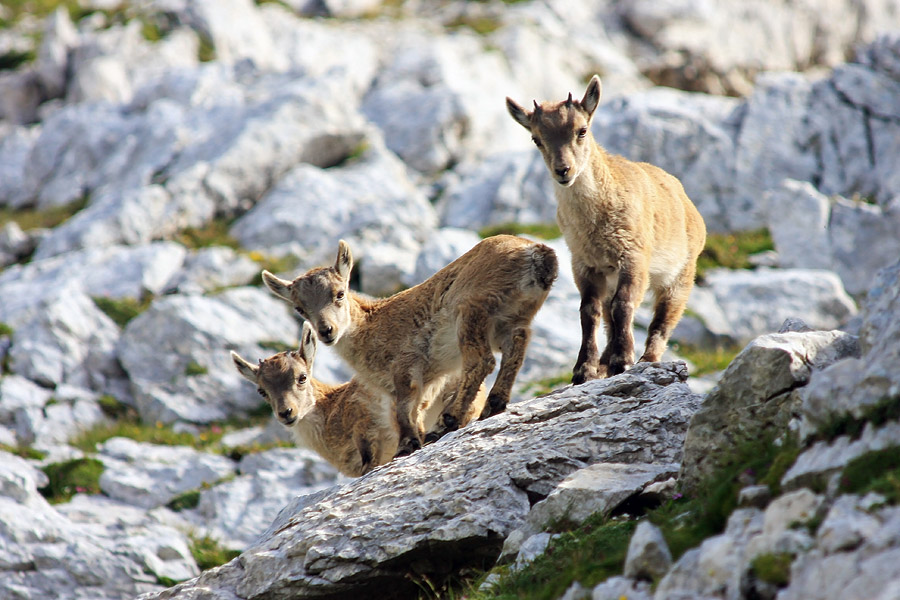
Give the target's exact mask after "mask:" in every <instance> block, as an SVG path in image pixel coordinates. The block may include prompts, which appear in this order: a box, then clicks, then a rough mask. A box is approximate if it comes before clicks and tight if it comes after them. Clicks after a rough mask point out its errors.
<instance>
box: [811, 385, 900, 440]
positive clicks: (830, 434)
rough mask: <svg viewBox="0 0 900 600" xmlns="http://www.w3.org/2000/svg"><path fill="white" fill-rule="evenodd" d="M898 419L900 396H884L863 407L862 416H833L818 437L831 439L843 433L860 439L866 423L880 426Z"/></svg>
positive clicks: (899, 414)
mask: <svg viewBox="0 0 900 600" xmlns="http://www.w3.org/2000/svg"><path fill="white" fill-rule="evenodd" d="M897 420H900V396H894V397H890V398H883V399H881V400H879V401H878V402H876V403H875V404H873V405H871V406H867V407H865V408H863V409H862V416H860V417H854V416H853V415H851V414H849V413H848V414H843V415H840V416H835V417H833V418H832V419H830V420H829V421H828V422H827V423H825V424H824V425H822V427H820V428H819V433H818V435H817V436H816V439H819V440H825V441H831V440H833V439H835V438H837V437H840V436H842V435H848V436H850V437H851V438H853V439H858V438H859V436H860V435H862V432H863V429H865V427H866V423H872V425H874V426H875V427H879V426H881V425H884V424H885V423H887V422H888V421H897Z"/></svg>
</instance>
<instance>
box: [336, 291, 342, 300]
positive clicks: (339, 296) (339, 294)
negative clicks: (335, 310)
mask: <svg viewBox="0 0 900 600" xmlns="http://www.w3.org/2000/svg"><path fill="white" fill-rule="evenodd" d="M335 298H336V299H337V300H343V299H344V292H343V291H340V292H338V293H337V296H335Z"/></svg>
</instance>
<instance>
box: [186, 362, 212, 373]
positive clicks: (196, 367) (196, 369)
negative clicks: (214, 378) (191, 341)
mask: <svg viewBox="0 0 900 600" xmlns="http://www.w3.org/2000/svg"><path fill="white" fill-rule="evenodd" d="M207 373H209V369H207V368H206V367H204V366H203V365H201V364H200V363H198V362H195V361H193V360H192V361H190V362H189V363H188V364H186V365H185V366H184V374H185V376H187V377H196V376H197V375H206V374H207Z"/></svg>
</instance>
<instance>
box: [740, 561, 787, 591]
mask: <svg viewBox="0 0 900 600" xmlns="http://www.w3.org/2000/svg"><path fill="white" fill-rule="evenodd" d="M792 562H794V555H793V554H791V553H790V552H772V553H766V554H760V555H759V556H757V557H756V558H754V559H753V561H752V562H751V563H750V572H751V573H753V575H755V576H756V577H757V578H758V579H760V580H761V581H765V582H766V583H771V584H772V585H776V586H778V587H780V588H782V587H787V585H788V584H789V583H790V582H791V563H792Z"/></svg>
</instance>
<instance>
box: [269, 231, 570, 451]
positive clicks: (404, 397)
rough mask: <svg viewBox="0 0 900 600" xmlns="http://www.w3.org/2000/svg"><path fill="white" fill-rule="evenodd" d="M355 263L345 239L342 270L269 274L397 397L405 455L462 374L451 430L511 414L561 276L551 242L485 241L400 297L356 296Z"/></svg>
mask: <svg viewBox="0 0 900 600" xmlns="http://www.w3.org/2000/svg"><path fill="white" fill-rule="evenodd" d="M352 266H353V258H352V255H351V253H350V248H349V246H348V245H347V244H346V243H345V242H343V241H341V242H340V244H339V249H338V254H337V260H336V262H335V265H334V266H332V267H320V268H317V269H313V270H312V271H309V272H308V273H306V274H304V275H302V276H300V277H298V278H296V279H295V280H294V281H293V282H289V281H284V280H281V279H279V278H277V277H275V276H274V275H272V274H271V273H269V272H267V271H264V272H263V280H264V281H265V283H266V285H268V286H269V289H271V290H272V291H273V292H274V293H275V294H276V295H278V296H280V297H282V298H284V299H286V300H288V301H289V302H291V303H292V304H293V305H294V307H295V309H296V310H297V311H298V312H300V314H301V315H302V316H303V317H304V318H306V319H307V320H308V321H310V322H312V323H313V325H314V327H315V329H316V331H317V332H318V334H319V338H320V339H321V340H322V341H323V342H325V343H326V344H334V346H335V349H336V350H337V351H338V353H339V354H340V355H341V356H342V357H343V358H344V360H346V361H347V362H348V363H349V364H350V365H351V366H352V367H353V368H354V369H355V370H356V371H357V376H358V377H359V378H360V379H361V380H362V381H363V382H365V384H366V385H369V386H372V387H373V388H376V389H379V390H383V391H385V392H386V393H388V394H390V395H391V396H392V397H393V398H394V400H395V407H396V411H397V422H398V424H399V426H400V437H401V440H400V452H401V453H405V452H409V451H412V450H415V449H416V448H417V447H419V445H421V443H422V441H423V435H424V425H423V418H422V417H423V413H424V412H426V411H427V410H428V408H429V407H430V406H431V405H432V403H433V402H434V398H435V396H436V395H437V394H438V393H439V392H440V390H441V388H442V387H444V385H445V382H446V379H447V377H448V375H451V374H454V373H456V374H458V377H459V384H458V387H457V391H456V397H455V398H454V400H453V402H452V403H451V404H450V406H449V407H447V409H446V410H445V412H444V416H443V421H444V426H445V428H446V430H453V429H456V428H457V427H460V426H463V425H465V424H466V423H468V422H469V421H471V420H472V419H474V418H476V417H478V416H479V414H481V416H482V417H485V416H490V415H492V414H495V413H497V412H500V411H502V410H504V409H505V408H506V404H507V402H508V401H509V396H510V392H511V389H512V385H513V381H514V380H515V377H516V374H517V373H518V372H519V368H520V367H521V366H522V361H523V360H524V357H525V349H526V346H527V344H528V340H529V336H530V334H531V329H530V325H531V320H532V319H533V318H534V315H535V313H537V311H538V309H539V308H540V307H541V305H542V304H543V302H544V299H545V298H546V297H547V294H548V292H549V290H550V286H551V285H552V283H553V281H554V280H555V278H556V273H557V261H556V254H555V253H554V252H553V250H552V249H551V248H549V247H548V246H545V245H544V244H539V243H535V242H531V241H528V240H525V239H522V238H518V237H514V236H508V235H502V236H494V237H491V238H488V239H486V240H483V241H482V242H480V243H479V244H477V245H476V246H475V247H474V248H472V249H471V250H470V251H469V252H467V253H466V254H464V255H463V256H461V257H460V258H458V259H457V260H455V261H453V262H452V263H450V264H449V265H447V266H446V267H444V268H443V269H441V270H440V271H438V272H437V273H436V274H435V275H434V276H432V277H431V278H430V279H428V280H426V281H424V282H422V283H420V284H419V285H417V286H415V287H412V288H410V289H408V290H404V291H402V292H400V293H398V294H395V295H394V296H391V297H390V298H384V299H370V298H367V297H364V296H361V295H358V294H355V293H353V292H351V291H350V290H349V287H348V285H349V277H350V270H351V268H352ZM495 351H499V352H501V353H502V360H501V363H500V372H499V374H498V377H497V380H496V382H495V383H494V386H493V388H492V389H491V392H490V395H489V397H488V405H487V406H486V407H485V408H484V410H483V411H476V410H475V408H474V407H473V401H474V400H475V398H476V396H477V394H478V390H479V388H480V387H481V385H482V384H483V382H484V379H485V377H487V376H488V375H489V374H490V373H491V371H493V369H494V366H495V364H496V361H495V359H494V356H493V352H495Z"/></svg>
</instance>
